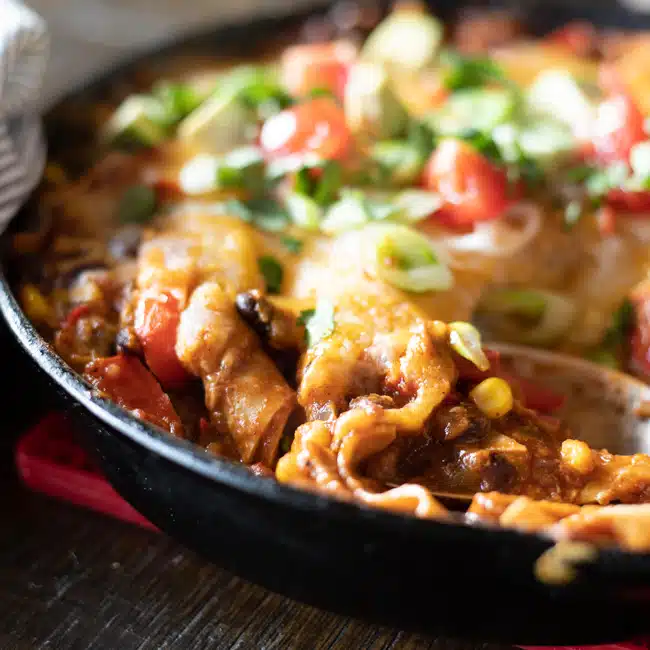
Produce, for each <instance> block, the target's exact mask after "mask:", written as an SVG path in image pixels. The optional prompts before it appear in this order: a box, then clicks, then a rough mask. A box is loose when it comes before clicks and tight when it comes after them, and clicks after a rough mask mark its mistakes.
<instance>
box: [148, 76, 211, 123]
mask: <svg viewBox="0 0 650 650" xmlns="http://www.w3.org/2000/svg"><path fill="white" fill-rule="evenodd" d="M152 94H153V95H154V97H156V98H157V99H158V101H159V102H160V105H161V106H162V108H163V111H164V112H165V117H166V119H167V122H168V124H169V125H170V126H173V125H175V124H177V123H178V122H180V120H182V119H183V118H184V117H186V116H187V115H189V114H190V113H191V112H192V111H193V110H195V109H196V108H198V107H199V105H200V104H201V102H203V101H204V100H205V99H206V96H205V95H202V94H201V93H199V92H197V90H196V89H194V88H193V87H192V86H190V85H188V84H183V83H174V82H171V81H161V82H160V83H158V84H156V85H155V86H154V87H153V90H152Z"/></svg>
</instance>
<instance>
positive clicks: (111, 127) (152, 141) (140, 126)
mask: <svg viewBox="0 0 650 650" xmlns="http://www.w3.org/2000/svg"><path fill="white" fill-rule="evenodd" d="M102 135H103V138H104V140H106V141H107V142H110V143H113V144H123V145H140V146H145V147H154V146H156V145H158V144H160V143H161V142H162V141H163V140H164V139H165V138H166V137H167V125H166V119H165V115H164V111H163V109H162V107H161V105H160V103H159V102H158V101H157V100H156V99H154V98H153V97H148V96H147V95H132V96H131V97H128V98H127V99H126V100H124V101H123V102H122V104H120V106H119V107H118V109H117V110H116V111H115V113H113V116H112V117H111V119H110V120H109V121H108V122H107V123H106V124H105V126H104V129H103V133H102Z"/></svg>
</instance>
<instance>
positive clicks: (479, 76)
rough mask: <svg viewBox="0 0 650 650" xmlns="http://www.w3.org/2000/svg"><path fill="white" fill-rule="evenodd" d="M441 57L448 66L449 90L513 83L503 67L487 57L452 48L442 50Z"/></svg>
mask: <svg viewBox="0 0 650 650" xmlns="http://www.w3.org/2000/svg"><path fill="white" fill-rule="evenodd" d="M440 57H441V61H442V63H443V65H445V66H446V67H447V72H446V75H445V77H444V84H445V87H446V88H448V89H449V90H452V91H454V90H461V89H465V88H476V87H479V86H485V85H487V84H491V83H499V84H501V85H508V86H509V85H511V82H510V80H509V79H508V78H507V77H506V76H505V73H504V71H503V69H502V68H501V67H500V66H499V65H498V64H497V63H496V62H495V61H493V60H492V59H489V58H487V57H479V56H464V55H462V54H460V53H459V52H453V51H451V50H445V51H444V52H441V55H440Z"/></svg>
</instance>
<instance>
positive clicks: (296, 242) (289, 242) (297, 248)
mask: <svg viewBox="0 0 650 650" xmlns="http://www.w3.org/2000/svg"><path fill="white" fill-rule="evenodd" d="M281 241H282V245H283V246H284V247H285V248H286V249H287V250H288V251H289V252H290V253H294V254H296V255H298V254H299V253H300V252H301V251H302V247H303V246H304V245H305V244H304V242H303V241H302V239H298V238H297V237H292V236H291V235H285V236H284V237H282V239H281Z"/></svg>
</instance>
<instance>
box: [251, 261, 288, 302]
mask: <svg viewBox="0 0 650 650" xmlns="http://www.w3.org/2000/svg"><path fill="white" fill-rule="evenodd" d="M257 264H258V266H259V269H260V273H261V274H262V275H263V276H264V280H265V282H266V290H267V291H268V293H280V289H281V288H282V279H283V277H284V269H283V268H282V265H281V264H280V262H278V260H276V259H275V257H273V256H272V255H263V256H262V257H260V258H259V259H258V260H257Z"/></svg>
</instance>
